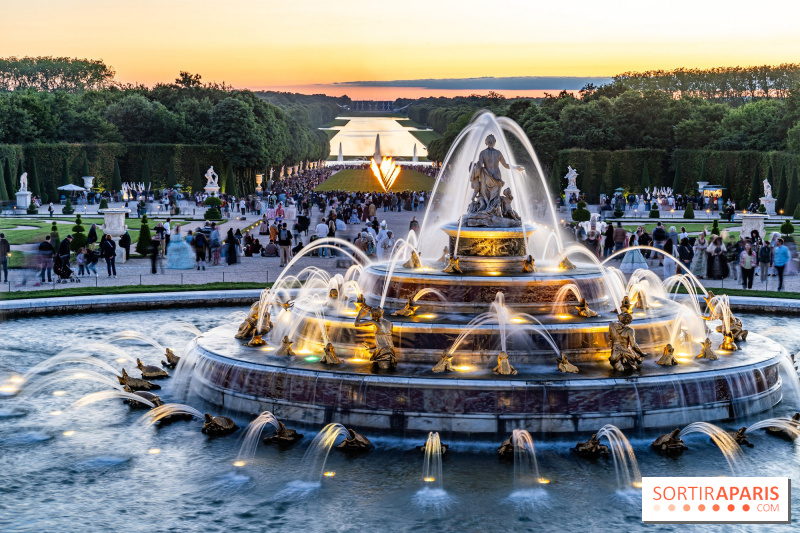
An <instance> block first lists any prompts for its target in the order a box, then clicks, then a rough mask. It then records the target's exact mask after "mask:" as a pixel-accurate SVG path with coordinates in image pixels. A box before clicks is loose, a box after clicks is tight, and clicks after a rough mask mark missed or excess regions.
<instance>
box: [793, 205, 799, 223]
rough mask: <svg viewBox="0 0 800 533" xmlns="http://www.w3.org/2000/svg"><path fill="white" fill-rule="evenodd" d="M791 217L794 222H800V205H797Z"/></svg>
mask: <svg viewBox="0 0 800 533" xmlns="http://www.w3.org/2000/svg"><path fill="white" fill-rule="evenodd" d="M793 217H794V219H795V220H800V204H797V208H795V210H794V215H793Z"/></svg>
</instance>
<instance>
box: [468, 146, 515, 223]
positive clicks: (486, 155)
mask: <svg viewBox="0 0 800 533" xmlns="http://www.w3.org/2000/svg"><path fill="white" fill-rule="evenodd" d="M496 142H497V139H495V137H494V135H491V134H490V135H488V136H487V137H486V140H485V143H486V148H485V149H484V150H483V151H482V152H481V153H480V154H478V160H477V161H476V162H474V163H472V164H471V165H470V177H469V181H470V187H471V188H472V198H471V200H470V205H469V207H468V208H467V215H466V223H467V226H488V227H498V226H499V227H516V226H520V225H521V223H520V220H519V215H517V213H516V212H515V211H514V210H513V209H512V208H511V200H513V197H512V196H511V192H510V190H508V189H506V192H507V194H508V196H506V197H501V196H500V192H501V191H502V190H503V185H505V182H504V181H503V179H502V175H501V173H500V165H502V166H504V167H505V168H507V169H511V168H512V167H511V165H509V164H508V163H507V162H506V160H505V157H503V154H502V152H500V151H499V150H497V149H495V147H494V146H495V144H496ZM514 169H515V170H518V171H520V172H522V171H524V169H523V167H521V166H517V167H514Z"/></svg>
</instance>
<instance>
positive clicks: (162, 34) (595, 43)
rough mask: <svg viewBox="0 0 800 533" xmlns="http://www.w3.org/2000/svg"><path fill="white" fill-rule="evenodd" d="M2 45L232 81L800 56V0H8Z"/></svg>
mask: <svg viewBox="0 0 800 533" xmlns="http://www.w3.org/2000/svg"><path fill="white" fill-rule="evenodd" d="M3 15H4V17H3V19H4V21H5V24H3V31H2V32H1V33H0V56H14V55H16V56H24V55H34V56H35V55H54V56H71V57H89V58H98V59H103V60H104V61H105V62H106V63H107V64H109V65H111V66H113V67H114V68H115V69H116V71H117V79H118V80H119V81H122V82H141V83H145V84H148V85H151V84H153V83H155V82H158V81H171V80H173V79H174V78H175V77H176V76H177V74H178V71H179V70H188V71H191V72H197V73H200V74H202V76H203V79H204V80H205V81H212V80H213V81H225V82H227V83H229V84H232V85H234V86H236V87H250V88H254V89H255V88H274V87H281V86H293V85H309V84H316V83H322V84H328V83H332V82H344V81H361V80H395V79H406V80H407V79H417V78H462V77H464V78H465V77H478V76H496V77H501V76H611V75H613V74H616V73H619V72H622V71H625V70H646V69H654V68H665V69H668V68H674V67H679V66H686V67H712V66H722V65H742V66H745V65H751V64H777V63H782V62H797V61H800V31H798V29H797V20H798V16H800V2H797V1H794V0H789V1H783V0H774V1H772V2H769V3H753V2H752V1H731V0H728V1H726V2H716V1H714V2H711V1H703V0H691V1H685V0H675V1H671V2H654V1H645V0H636V1H629V0H605V1H603V2H598V1H596V0H592V1H583V0H572V1H570V2H552V1H548V2H539V1H535V0H506V1H502V0H501V1H494V2H478V1H474V0H405V1H402V2H380V1H376V0H340V1H331V0H290V1H285V2H277V1H275V0H214V1H210V0H136V1H125V2H122V1H118V0H5V1H4V2H3Z"/></svg>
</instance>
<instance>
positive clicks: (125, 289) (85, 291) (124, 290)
mask: <svg viewBox="0 0 800 533" xmlns="http://www.w3.org/2000/svg"><path fill="white" fill-rule="evenodd" d="M271 286H272V283H253V282H228V283H222V282H215V283H206V284H205V285H134V286H130V285H126V286H122V287H74V286H70V287H65V288H63V289H42V290H40V291H35V290H34V291H16V292H4V293H0V300H27V299H31V298H52V297H54V296H93V295H99V294H100V295H101V294H134V293H136V294H138V293H143V292H177V291H180V292H189V291H211V290H219V289H222V290H235V289H264V288H266V287H271Z"/></svg>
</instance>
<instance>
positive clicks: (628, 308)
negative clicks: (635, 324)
mask: <svg viewBox="0 0 800 533" xmlns="http://www.w3.org/2000/svg"><path fill="white" fill-rule="evenodd" d="M619 310H620V312H621V313H628V314H630V313H631V312H632V311H633V304H632V303H631V299H630V298H628V297H627V296H623V297H622V301H621V302H620V303H619Z"/></svg>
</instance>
